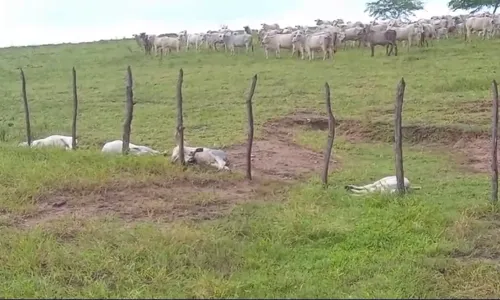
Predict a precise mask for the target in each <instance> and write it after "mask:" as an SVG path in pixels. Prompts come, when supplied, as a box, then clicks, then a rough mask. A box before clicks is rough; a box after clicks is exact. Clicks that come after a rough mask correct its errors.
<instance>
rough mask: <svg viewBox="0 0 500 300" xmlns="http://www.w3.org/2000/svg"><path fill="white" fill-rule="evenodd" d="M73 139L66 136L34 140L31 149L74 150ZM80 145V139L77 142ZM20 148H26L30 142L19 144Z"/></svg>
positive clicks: (52, 136)
mask: <svg viewBox="0 0 500 300" xmlns="http://www.w3.org/2000/svg"><path fill="white" fill-rule="evenodd" d="M72 142H73V138H72V137H70V136H65V135H51V136H48V137H46V138H44V139H39V140H34V141H32V142H31V147H57V148H64V149H66V150H71V149H73V143H72ZM76 142H77V143H78V139H77V140H76ZM19 146H23V147H26V146H28V142H22V143H19Z"/></svg>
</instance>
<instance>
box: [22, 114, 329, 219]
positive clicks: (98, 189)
mask: <svg viewBox="0 0 500 300" xmlns="http://www.w3.org/2000/svg"><path fill="white" fill-rule="evenodd" d="M310 117H311V118H313V119H314V118H315V117H314V116H313V115H311V116H310ZM296 118H297V120H302V119H303V118H302V117H296ZM318 118H319V119H318V120H320V119H321V117H318ZM284 122H285V123H282V121H279V122H270V123H268V124H266V126H265V132H266V133H267V134H266V135H265V137H264V139H261V140H255V141H254V144H253V151H252V153H253V158H252V174H253V177H254V180H253V181H252V182H247V181H245V180H241V179H227V178H226V179H222V178H218V177H219V176H217V175H215V176H207V178H211V179H193V178H183V179H181V178H178V179H175V180H164V179H153V180H148V181H143V182H138V181H135V180H133V179H129V180H119V181H113V182H107V183H102V184H93V185H87V186H80V187H66V188H64V189H60V190H57V191H52V192H49V193H46V194H42V195H39V196H38V197H36V202H37V210H36V211H35V212H33V213H31V214H29V215H25V216H23V217H21V218H19V219H18V220H16V223H21V224H24V225H26V226H33V225H36V224H40V223H46V222H51V221H53V220H57V219H60V218H63V217H67V216H71V217H74V218H77V219H78V218H89V217H104V216H114V217H119V218H121V219H124V220H126V221H135V220H155V221H160V222H170V221H173V220H178V219H188V220H209V219H214V218H217V217H220V216H223V215H226V214H227V213H229V212H230V211H231V210H232V208H234V206H235V205H237V204H240V203H245V202H251V201H263V200H264V199H267V196H268V195H270V194H273V195H275V193H276V192H277V191H278V192H279V189H282V188H283V187H284V186H285V185H287V184H288V183H291V182H294V181H295V180H297V179H301V178H305V177H306V176H308V175H310V174H311V172H317V173H319V170H320V169H321V168H322V165H323V163H322V162H323V154H322V153H318V152H315V151H313V150H310V149H306V148H304V147H301V146H299V145H297V144H295V143H293V142H292V138H293V133H294V126H289V125H287V124H286V121H284ZM304 122H307V120H305V121H304ZM312 124H313V126H314V124H315V123H314V121H313V122H312ZM317 124H318V126H320V127H321V126H323V125H322V121H318V123H317ZM320 129H323V128H322V127H321V128H320ZM225 151H227V153H228V155H229V157H230V161H231V168H232V170H233V172H239V173H243V172H244V171H245V168H246V144H241V145H234V146H231V147H229V148H227V149H225ZM332 161H333V159H332ZM334 163H335V162H333V163H332V167H331V170H333V169H334V168H335V165H334ZM240 177H241V176H240ZM217 178H218V179H217ZM231 178H232V177H231Z"/></svg>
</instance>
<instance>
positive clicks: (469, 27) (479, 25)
mask: <svg viewBox="0 0 500 300" xmlns="http://www.w3.org/2000/svg"><path fill="white" fill-rule="evenodd" d="M465 29H466V34H465V40H466V41H467V40H468V41H470V35H471V33H472V31H477V32H480V33H481V35H482V36H483V40H484V39H485V38H486V36H488V37H490V36H491V35H492V34H493V31H494V29H495V19H493V18H490V17H471V18H468V19H467V21H465Z"/></svg>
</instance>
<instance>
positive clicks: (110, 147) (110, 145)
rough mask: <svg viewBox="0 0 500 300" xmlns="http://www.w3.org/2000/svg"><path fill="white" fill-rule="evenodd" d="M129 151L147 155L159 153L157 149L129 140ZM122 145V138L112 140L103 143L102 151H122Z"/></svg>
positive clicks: (133, 153) (117, 152) (134, 153)
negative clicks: (135, 143)
mask: <svg viewBox="0 0 500 300" xmlns="http://www.w3.org/2000/svg"><path fill="white" fill-rule="evenodd" d="M128 146H129V149H130V151H129V153H130V154H132V155H147V154H161V153H160V152H159V151H156V150H153V149H151V148H149V147H146V146H140V145H134V144H132V143H130V142H129V145H128ZM122 147H123V141H122V140H115V141H112V142H107V143H106V144H104V146H103V147H102V150H101V151H102V152H105V153H116V154H119V153H122Z"/></svg>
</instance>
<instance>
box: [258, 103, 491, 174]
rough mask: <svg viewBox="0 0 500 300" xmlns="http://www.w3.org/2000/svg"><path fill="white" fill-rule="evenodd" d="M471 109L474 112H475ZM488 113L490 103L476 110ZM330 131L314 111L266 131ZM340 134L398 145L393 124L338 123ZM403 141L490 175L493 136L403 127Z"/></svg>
mask: <svg viewBox="0 0 500 300" xmlns="http://www.w3.org/2000/svg"><path fill="white" fill-rule="evenodd" d="M472 106H474V105H471V107H469V108H470V109H473V108H472ZM475 109H476V110H481V111H483V110H485V109H486V104H482V105H480V106H477V107H475ZM294 127H295V128H296V127H303V128H307V129H309V130H322V131H324V130H327V129H328V118H327V117H326V115H325V116H321V115H318V114H315V113H311V112H304V111H302V112H297V113H294V114H292V115H289V116H286V117H284V118H280V119H276V120H272V121H270V122H268V124H267V125H266V132H267V133H268V134H270V133H273V134H274V135H275V136H277V137H278V138H279V137H282V138H284V139H286V138H287V135H289V134H290V133H291V132H293V128H294ZM336 131H337V132H336V134H337V135H338V136H342V137H344V138H345V139H346V140H348V141H350V142H353V143H356V142H383V143H393V142H394V134H393V132H394V127H393V124H390V123H384V122H370V121H359V120H349V119H347V120H336ZM403 140H404V142H405V143H406V144H410V145H420V146H422V145H423V146H425V147H426V148H428V149H431V150H436V151H447V152H451V153H452V154H454V156H455V158H456V159H457V162H458V164H459V165H460V166H462V167H464V168H466V169H468V170H470V171H474V172H487V171H488V170H489V168H490V166H489V165H490V134H489V133H488V132H485V131H474V130H471V129H470V128H461V127H453V126H421V125H408V126H403Z"/></svg>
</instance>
